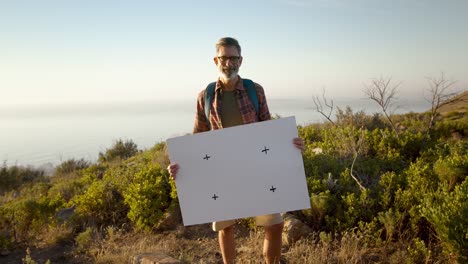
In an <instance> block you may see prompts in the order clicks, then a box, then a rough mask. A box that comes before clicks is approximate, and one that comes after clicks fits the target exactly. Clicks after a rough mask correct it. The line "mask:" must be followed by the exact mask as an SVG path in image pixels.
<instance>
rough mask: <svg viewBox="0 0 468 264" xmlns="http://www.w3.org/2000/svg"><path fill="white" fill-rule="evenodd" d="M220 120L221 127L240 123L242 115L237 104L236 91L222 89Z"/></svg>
mask: <svg viewBox="0 0 468 264" xmlns="http://www.w3.org/2000/svg"><path fill="white" fill-rule="evenodd" d="M222 100H223V104H222V106H221V122H222V124H223V127H233V126H238V125H242V116H241V113H240V110H239V105H238V104H237V98H236V91H235V90H234V91H222Z"/></svg>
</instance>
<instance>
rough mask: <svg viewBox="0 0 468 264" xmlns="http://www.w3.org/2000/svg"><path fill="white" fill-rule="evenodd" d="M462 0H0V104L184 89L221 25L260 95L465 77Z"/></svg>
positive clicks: (162, 95)
mask: <svg viewBox="0 0 468 264" xmlns="http://www.w3.org/2000/svg"><path fill="white" fill-rule="evenodd" d="M467 25H468V1H466V0H459V1H457V0H447V1H435V0H411V1H407V0H393V1H388V0H387V1H385V0H353V1H352V0H270V1H266V0H257V1H252V0H249V1H244V0H239V1H203V0H199V1H181V0H172V1H156V0H154V1H149V0H147V1H143V0H135V1H120V0H113V1H110V0H75V1H72V0H55V1H53V0H41V1H37V0H29V1H26V0H14V1H13V0H11V1H9V0H0V106H9V105H10V106H11V105H13V106H23V105H32V104H83V103H98V102H128V101H131V102H139V101H170V100H178V99H183V100H191V99H193V100H195V98H196V96H197V94H198V92H199V91H201V90H202V89H203V88H204V87H206V85H207V84H208V83H209V82H212V81H214V80H216V78H217V76H218V74H217V68H216V67H215V65H214V63H213V57H214V55H215V46H214V45H215V43H216V41H217V40H218V39H219V38H221V37H225V36H231V37H234V38H236V39H238V41H239V42H240V44H241V46H242V56H243V57H244V60H243V64H242V67H241V69H240V73H239V74H240V76H241V77H245V78H250V79H253V80H254V81H256V82H258V83H260V84H261V85H262V86H263V87H264V88H265V91H266V95H267V97H268V98H312V97H313V96H314V95H318V94H321V93H322V89H325V91H326V95H327V97H330V98H336V97H341V98H362V97H365V95H364V93H363V90H364V88H365V86H366V84H368V83H370V81H371V80H372V79H373V78H379V77H385V78H392V80H394V81H395V83H396V82H401V85H400V86H399V89H398V96H400V97H421V96H424V94H425V92H424V91H425V89H427V88H428V85H427V78H428V77H429V78H431V77H432V78H434V77H439V76H440V74H441V73H442V72H443V73H444V74H445V76H446V77H447V78H448V79H451V80H456V81H457V83H456V84H455V87H454V88H455V89H458V90H466V89H467V88H468V49H467V48H466V47H468V26H467Z"/></svg>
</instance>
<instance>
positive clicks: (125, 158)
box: [0, 104, 468, 263]
mask: <svg viewBox="0 0 468 264" xmlns="http://www.w3.org/2000/svg"><path fill="white" fill-rule="evenodd" d="M450 109H451V112H449V113H443V114H440V113H439V114H438V115H437V117H436V119H434V120H435V121H434V120H430V119H431V114H429V113H407V114H402V115H388V116H387V115H379V114H375V115H373V116H369V115H366V114H364V113H363V112H357V113H355V112H353V110H352V109H350V108H346V109H344V110H342V109H339V110H338V111H337V116H336V118H335V119H336V120H335V121H333V122H329V123H327V124H312V125H309V126H304V127H298V130H299V134H300V136H301V137H302V138H303V139H304V140H305V143H306V150H305V151H304V153H303V159H304V166H305V171H306V179H307V185H308V188H309V193H310V200H311V205H312V208H311V209H308V210H302V211H296V212H291V213H292V214H294V215H295V217H296V218H298V219H300V220H301V221H303V222H304V223H306V224H307V225H308V226H309V227H310V228H311V229H312V230H313V232H312V233H311V234H309V236H308V237H305V238H304V239H302V240H300V241H298V242H296V243H294V244H292V245H285V247H284V248H283V256H284V259H285V260H286V261H288V263H374V262H381V263H402V262H405V263H466V262H467V261H468V177H467V175H468V140H467V139H466V135H467V132H468V120H467V119H468V118H467V115H466V113H465V112H466V106H465V104H462V107H458V108H455V107H451V108H450ZM460 109H461V110H460ZM459 111H462V112H459ZM388 118H391V120H392V122H391V123H389V122H388V120H387V119H388ZM330 120H331V119H330ZM429 121H430V122H431V129H430V131H429V132H428V131H427V128H428V126H427V124H428V122H429ZM317 150H320V151H317ZM168 163H169V161H168V157H167V154H166V147H165V144H164V143H158V144H156V145H155V146H154V147H153V148H151V149H149V150H146V151H140V150H138V148H137V146H136V145H135V144H134V143H133V142H131V141H127V142H123V141H121V140H120V141H117V142H116V143H115V145H114V146H112V147H111V148H110V149H108V150H107V151H106V152H105V153H101V154H100V157H99V161H98V162H97V163H94V164H91V163H88V162H85V161H83V160H70V161H65V162H64V163H62V164H61V165H60V166H58V168H57V170H56V172H55V174H54V175H53V176H52V177H44V176H43V174H42V173H41V172H40V171H35V170H33V169H29V168H21V167H17V166H10V167H8V166H6V165H3V167H2V168H0V183H1V184H0V195H1V196H0V205H1V207H0V250H2V251H5V250H7V251H9V252H10V254H11V256H7V257H0V262H2V258H4V259H7V258H9V257H11V258H13V257H14V256H15V254H17V255H20V254H21V256H20V259H21V258H23V259H24V258H28V261H34V260H33V258H34V254H35V251H34V250H35V249H46V248H52V247H57V246H58V245H65V246H64V247H66V249H67V250H68V251H67V252H68V253H67V254H65V255H64V254H63V253H62V254H61V256H60V257H58V256H55V258H56V259H57V260H55V259H54V255H53V254H52V255H51V256H52V258H51V259H50V261H51V263H54V260H55V261H56V263H89V262H95V263H124V262H128V261H129V258H130V257H131V256H132V255H135V254H138V253H142V252H151V251H156V250H163V251H165V252H166V253H167V254H169V255H171V256H173V257H175V258H178V259H180V260H181V261H183V262H185V263H216V262H219V261H220V259H221V258H220V255H219V253H218V246H217V241H216V234H214V233H213V232H212V231H210V230H209V226H208V225H199V226H195V227H188V228H183V227H182V226H180V225H176V226H175V227H174V226H173V227H168V226H170V225H167V221H168V218H169V216H171V215H174V214H176V213H177V211H178V201H177V195H176V190H175V186H174V183H173V182H172V181H170V180H169V177H168V173H167V171H166V170H165V169H164V168H166V166H167V165H168ZM64 209H66V210H70V212H72V214H71V216H70V217H65V216H64V215H65V214H63V213H62V212H63V211H62V210H64ZM59 216H60V217H59ZM262 232H263V231H262V230H256V229H254V228H251V227H249V225H248V223H246V224H244V225H242V226H241V227H240V228H239V229H238V230H237V233H238V234H237V236H238V237H239V240H238V241H239V243H238V252H239V259H240V262H241V263H257V261H260V260H261V252H262V251H261V246H262V241H261V237H262V236H261V234H262ZM26 248H28V250H30V251H31V253H28V254H26V253H25V252H26V251H25V249H26ZM37 251H38V250H37ZM15 252H21V253H15ZM37 254H39V253H37ZM37 256H39V255H37ZM46 259H47V258H44V262H45V260H46ZM23 262H24V260H23ZM29 263H34V262H29Z"/></svg>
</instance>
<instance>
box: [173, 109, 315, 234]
mask: <svg viewBox="0 0 468 264" xmlns="http://www.w3.org/2000/svg"><path fill="white" fill-rule="evenodd" d="M295 137H297V127H296V120H295V118H294V117H288V118H281V119H276V120H270V121H264V122H258V123H253V124H248V125H242V126H236V127H230V128H225V129H221V130H214V131H209V132H203V133H198V134H194V135H187V136H182V137H175V138H170V139H168V140H167V147H168V151H169V157H170V160H171V162H172V163H178V164H179V166H180V168H179V171H178V173H177V177H176V187H177V194H178V197H179V202H180V207H181V211H182V219H183V222H184V225H186V226H187V225H195V224H202V223H208V222H213V221H222V220H229V219H238V218H245V217H251V216H257V215H264V214H272V213H280V212H286V211H293V210H299V209H305V208H310V198H309V192H308V190H307V184H306V179H305V173H304V165H303V161H302V154H301V152H300V150H299V149H297V148H296V147H294V145H293V143H292V140H293V138H295Z"/></svg>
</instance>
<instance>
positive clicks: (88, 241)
mask: <svg viewBox="0 0 468 264" xmlns="http://www.w3.org/2000/svg"><path fill="white" fill-rule="evenodd" d="M93 236H94V235H93V231H92V230H91V228H90V227H87V228H86V230H85V231H83V232H81V233H79V234H78V235H77V236H76V238H75V242H76V250H77V251H78V252H79V253H85V252H86V251H87V250H88V249H89V248H90V247H91V246H92V244H93V241H94V238H93Z"/></svg>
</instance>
